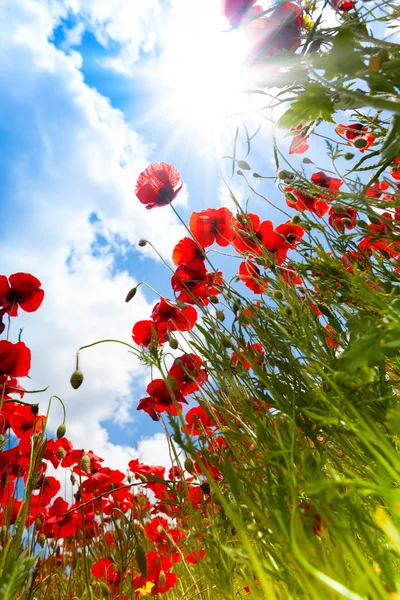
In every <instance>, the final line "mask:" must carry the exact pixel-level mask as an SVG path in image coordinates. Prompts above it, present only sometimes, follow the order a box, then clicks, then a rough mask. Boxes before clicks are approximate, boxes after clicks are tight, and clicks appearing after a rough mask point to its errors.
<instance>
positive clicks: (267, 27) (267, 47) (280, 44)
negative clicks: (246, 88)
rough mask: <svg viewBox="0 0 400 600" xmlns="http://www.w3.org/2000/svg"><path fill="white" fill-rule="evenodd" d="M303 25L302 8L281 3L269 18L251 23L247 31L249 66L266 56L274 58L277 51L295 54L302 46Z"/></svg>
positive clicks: (289, 3) (288, 3)
mask: <svg viewBox="0 0 400 600" xmlns="http://www.w3.org/2000/svg"><path fill="white" fill-rule="evenodd" d="M302 25H303V18H302V11H301V8H299V7H298V6H296V5H295V4H292V3H291V2H281V3H280V4H278V6H277V7H276V8H275V10H273V11H272V13H271V14H270V15H269V17H268V18H265V17H264V18H261V19H257V20H255V21H253V22H252V23H250V25H249V26H248V27H246V29H245V33H247V34H248V44H249V53H248V64H249V66H252V65H253V64H254V63H256V62H258V61H259V60H260V59H262V58H264V57H266V56H273V55H274V54H275V53H276V51H277V50H278V51H279V50H288V51H289V52H294V51H295V50H296V49H297V48H298V47H299V45H300V32H301V28H302Z"/></svg>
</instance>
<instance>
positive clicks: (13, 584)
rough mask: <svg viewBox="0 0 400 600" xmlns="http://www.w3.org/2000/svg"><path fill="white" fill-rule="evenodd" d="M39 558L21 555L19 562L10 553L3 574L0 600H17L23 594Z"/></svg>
mask: <svg viewBox="0 0 400 600" xmlns="http://www.w3.org/2000/svg"><path fill="white" fill-rule="evenodd" d="M36 561H37V556H34V557H28V556H26V555H21V556H19V557H18V559H17V560H15V559H14V556H13V553H10V554H9V556H8V560H7V561H6V564H5V566H4V570H3V572H2V574H1V587H0V600H15V598H16V597H17V594H18V592H22V591H23V589H24V587H25V585H26V583H27V581H28V580H29V574H30V572H31V570H32V567H33V565H34V563H35V562H36Z"/></svg>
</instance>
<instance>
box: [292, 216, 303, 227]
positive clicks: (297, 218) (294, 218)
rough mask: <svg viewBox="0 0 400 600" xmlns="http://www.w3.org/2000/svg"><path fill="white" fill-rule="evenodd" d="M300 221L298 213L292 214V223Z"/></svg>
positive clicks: (295, 223)
mask: <svg viewBox="0 0 400 600" xmlns="http://www.w3.org/2000/svg"><path fill="white" fill-rule="evenodd" d="M300 221H301V219H300V215H294V216H293V217H292V223H293V224H294V225H297V224H298V223H300Z"/></svg>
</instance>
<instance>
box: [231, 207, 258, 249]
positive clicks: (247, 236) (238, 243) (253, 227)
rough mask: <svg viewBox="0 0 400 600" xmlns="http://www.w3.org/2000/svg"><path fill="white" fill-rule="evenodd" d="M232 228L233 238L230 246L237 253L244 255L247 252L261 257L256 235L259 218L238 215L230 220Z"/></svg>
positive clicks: (252, 215)
mask: <svg viewBox="0 0 400 600" xmlns="http://www.w3.org/2000/svg"><path fill="white" fill-rule="evenodd" d="M232 225H233V227H234V231H235V234H234V238H233V240H232V245H233V247H234V248H235V250H236V251H237V252H240V253H241V254H245V253H246V252H249V253H251V254H255V255H261V254H262V251H261V248H260V243H259V241H258V239H257V236H256V233H257V229H258V227H259V225H260V217H259V216H258V215H255V214H253V213H246V214H245V215H238V217H237V218H236V219H233V220H232Z"/></svg>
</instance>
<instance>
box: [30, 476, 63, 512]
mask: <svg viewBox="0 0 400 600" xmlns="http://www.w3.org/2000/svg"><path fill="white" fill-rule="evenodd" d="M36 489H39V493H38V494H35V495H33V496H32V497H31V506H34V505H36V506H38V505H40V506H47V505H48V504H50V501H51V500H52V499H53V498H54V496H56V495H57V494H58V492H59V491H60V489H61V483H60V482H59V481H58V479H56V478H55V477H48V476H45V475H43V477H41V478H39V480H38V482H37V484H36Z"/></svg>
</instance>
